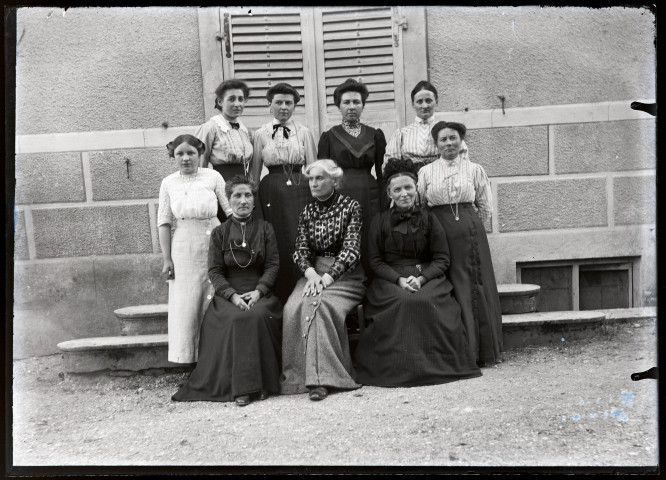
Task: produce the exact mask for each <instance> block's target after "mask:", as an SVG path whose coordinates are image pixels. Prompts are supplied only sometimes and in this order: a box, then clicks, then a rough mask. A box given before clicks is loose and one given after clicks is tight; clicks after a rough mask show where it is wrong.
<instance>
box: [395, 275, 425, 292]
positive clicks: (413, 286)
mask: <svg viewBox="0 0 666 480" xmlns="http://www.w3.org/2000/svg"><path fill="white" fill-rule="evenodd" d="M425 283H426V279H425V277H424V276H423V275H419V276H418V277H415V276H414V275H410V276H409V277H407V278H405V277H400V278H399V279H398V286H399V287H400V288H403V289H405V290H407V291H408V292H412V293H414V292H417V291H419V290H420V289H421V287H422V286H423V285H424V284H425Z"/></svg>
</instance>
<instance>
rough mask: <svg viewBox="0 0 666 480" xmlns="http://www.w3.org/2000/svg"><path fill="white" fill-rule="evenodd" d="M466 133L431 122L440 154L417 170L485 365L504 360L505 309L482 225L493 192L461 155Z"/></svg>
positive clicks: (480, 361)
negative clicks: (441, 231)
mask: <svg viewBox="0 0 666 480" xmlns="http://www.w3.org/2000/svg"><path fill="white" fill-rule="evenodd" d="M465 132H466V128H465V125H463V124H461V123H454V122H437V123H436V124H435V125H434V126H433V128H432V138H433V140H434V141H435V144H436V145H437V148H438V150H439V152H440V157H439V158H438V159H437V160H435V161H434V162H432V163H430V164H428V165H426V166H424V167H423V168H421V170H419V173H418V191H419V196H420V198H421V202H422V204H425V205H427V206H428V207H429V208H430V209H431V210H432V212H433V213H434V214H435V216H436V217H437V219H438V220H439V221H440V223H441V224H442V226H443V227H444V230H445V231H446V237H447V240H448V242H449V250H450V253H451V265H450V267H449V275H450V279H451V283H452V284H453V294H454V296H455V298H456V300H457V301H458V303H459V304H460V308H461V310H462V318H463V324H464V325H465V328H466V330H467V337H468V340H469V346H470V348H471V349H472V353H473V354H474V355H475V357H476V360H477V362H478V364H479V365H480V366H485V365H486V364H492V363H495V362H498V361H501V359H500V352H501V350H502V311H501V307H500V301H499V293H498V291H497V284H496V282H495V272H494V270H493V263H492V259H491V256H490V247H489V246H488V237H487V236H486V229H485V225H484V224H489V223H490V217H491V214H492V192H491V189H490V181H489V180H488V176H487V175H486V172H485V170H484V169H483V167H482V166H481V165H479V164H477V163H472V162H470V161H469V159H466V158H464V157H463V156H462V155H461V154H460V150H461V144H462V141H463V139H464V138H465Z"/></svg>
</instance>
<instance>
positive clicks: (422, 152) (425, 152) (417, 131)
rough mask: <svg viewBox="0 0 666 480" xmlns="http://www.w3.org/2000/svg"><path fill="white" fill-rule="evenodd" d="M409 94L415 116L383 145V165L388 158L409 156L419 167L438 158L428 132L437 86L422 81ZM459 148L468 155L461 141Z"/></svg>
mask: <svg viewBox="0 0 666 480" xmlns="http://www.w3.org/2000/svg"><path fill="white" fill-rule="evenodd" d="M411 96H412V107H413V108H414V111H415V112H416V119H415V120H414V123H412V124H411V125H407V126H405V127H402V128H401V129H399V130H396V131H395V132H394V133H393V135H392V136H391V139H390V140H389V142H388V145H387V146H386V153H385V154H384V167H386V163H387V162H388V160H389V158H397V159H405V158H409V159H410V160H411V161H412V162H414V164H415V165H416V166H417V168H419V169H420V168H421V167H423V166H424V165H428V164H429V163H431V162H434V161H435V160H437V159H438V158H439V150H438V149H437V145H435V142H434V141H433V139H432V135H431V134H430V130H432V127H433V125H434V124H435V110H436V108H437V102H438V100H439V98H438V96H437V89H436V88H435V86H434V85H433V84H432V83H430V82H428V81H427V80H421V81H420V82H419V83H417V84H416V86H415V87H414V88H413V89H412V93H411ZM460 150H461V154H462V155H464V156H465V158H467V145H466V144H465V142H464V141H463V142H461V143H460Z"/></svg>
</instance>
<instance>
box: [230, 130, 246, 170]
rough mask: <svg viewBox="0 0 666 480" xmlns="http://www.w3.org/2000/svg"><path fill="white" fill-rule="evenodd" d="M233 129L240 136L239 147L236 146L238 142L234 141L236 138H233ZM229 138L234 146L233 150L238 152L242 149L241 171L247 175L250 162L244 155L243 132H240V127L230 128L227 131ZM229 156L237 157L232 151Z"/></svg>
mask: <svg viewBox="0 0 666 480" xmlns="http://www.w3.org/2000/svg"><path fill="white" fill-rule="evenodd" d="M234 130H235V131H236V132H238V136H239V138H240V143H241V148H237V147H238V144H237V143H236V139H235V138H234ZM229 138H230V139H231V143H232V144H233V146H234V152H239V151H240V150H241V149H242V150H243V154H242V155H241V163H242V164H243V172H244V173H245V176H246V177H247V174H248V171H249V170H250V162H249V159H246V158H245V157H246V155H245V142H244V141H243V134H242V133H241V129H240V128H232V129H231V130H230V131H229ZM231 158H232V160H235V159H236V158H238V157H237V156H236V153H232V154H231Z"/></svg>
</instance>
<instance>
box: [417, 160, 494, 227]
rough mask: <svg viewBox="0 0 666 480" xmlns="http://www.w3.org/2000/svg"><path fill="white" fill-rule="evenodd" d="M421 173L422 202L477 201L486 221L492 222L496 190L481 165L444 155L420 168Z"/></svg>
mask: <svg viewBox="0 0 666 480" xmlns="http://www.w3.org/2000/svg"><path fill="white" fill-rule="evenodd" d="M418 175H419V176H418V184H417V188H418V192H419V196H420V197H421V202H422V204H423V203H425V204H426V205H429V206H437V205H447V204H455V203H473V204H474V205H475V206H476V208H477V213H478V214H479V217H481V220H482V221H483V223H484V224H486V225H488V224H489V223H487V222H490V218H491V216H492V213H493V208H492V198H493V196H492V195H493V194H492V190H491V188H490V180H488V175H486V171H485V170H484V169H483V167H482V166H481V165H479V164H478V163H473V162H470V161H469V160H465V159H464V158H462V157H461V156H458V157H456V158H455V159H453V160H445V159H443V158H442V157H440V158H438V159H437V160H435V161H434V162H432V163H430V164H428V165H426V166H424V167H423V168H422V169H421V170H419V174H418Z"/></svg>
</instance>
